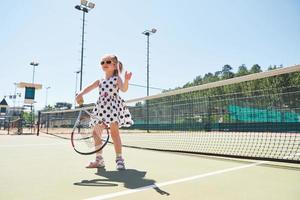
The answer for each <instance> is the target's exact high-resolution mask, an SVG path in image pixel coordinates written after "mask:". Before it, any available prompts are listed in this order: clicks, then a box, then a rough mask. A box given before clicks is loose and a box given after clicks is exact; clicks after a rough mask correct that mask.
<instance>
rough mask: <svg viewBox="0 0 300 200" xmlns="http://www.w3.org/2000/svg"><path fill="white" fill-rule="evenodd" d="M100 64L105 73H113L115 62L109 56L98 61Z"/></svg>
mask: <svg viewBox="0 0 300 200" xmlns="http://www.w3.org/2000/svg"><path fill="white" fill-rule="evenodd" d="M100 64H101V66H102V70H103V71H105V73H109V74H110V73H113V72H114V70H115V68H116V67H115V63H114V62H113V60H112V59H111V58H110V57H106V58H102V60H101V62H100Z"/></svg>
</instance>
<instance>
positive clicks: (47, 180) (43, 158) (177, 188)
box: [0, 134, 300, 200]
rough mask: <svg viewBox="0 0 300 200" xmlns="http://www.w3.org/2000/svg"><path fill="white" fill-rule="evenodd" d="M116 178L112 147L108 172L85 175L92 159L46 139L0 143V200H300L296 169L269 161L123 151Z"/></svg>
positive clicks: (8, 138)
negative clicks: (123, 159) (124, 168)
mask: <svg viewBox="0 0 300 200" xmlns="http://www.w3.org/2000/svg"><path fill="white" fill-rule="evenodd" d="M123 155H124V158H125V162H126V167H127V169H126V170H125V171H117V170H116V169H115V167H116V166H115V162H114V157H115V155H114V150H113V146H112V145H108V146H107V147H105V151H104V158H105V162H106V169H98V170H97V169H86V168H85V165H86V164H88V162H90V161H92V160H93V158H94V156H82V155H79V154H76V153H75V152H74V150H73V149H72V147H71V144H70V141H68V140H63V139H58V138H55V137H52V136H48V135H41V136H39V137H37V136H35V135H20V136H18V135H5V134H1V135H0V156H1V158H2V159H1V162H0V169H1V171H0V199H7V200H8V199H9V200H12V199H30V200H33V199H45V200H47V199H49V200H50V199H51V200H52V199H72V200H77V199H94V200H96V199H97V200H100V199H124V200H129V199H130V200H135V199H136V200H140V199H143V200H147V199H151V200H152V199H172V200H182V199H186V200H187V199H201V200H206V199H211V200H215V199H216V200H217V199H218V200H219V199H223V200H233V199H255V200H257V199H264V200H265V199H272V200H275V199H278V200H283V199H284V200H289V199H294V200H296V199H299V197H300V186H299V181H300V166H299V165H298V164H286V163H277V162H269V161H253V160H236V159H235V160H233V159H225V158H220V157H208V156H200V155H188V154H178V153H167V152H158V151H150V150H141V149H134V148H124V149H123Z"/></svg>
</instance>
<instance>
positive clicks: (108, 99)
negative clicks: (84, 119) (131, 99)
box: [76, 55, 133, 170]
mask: <svg viewBox="0 0 300 200" xmlns="http://www.w3.org/2000/svg"><path fill="white" fill-rule="evenodd" d="M101 66H102V70H103V71H104V73H105V78H104V79H101V80H96V81H95V82H94V83H92V84H91V85H89V86H87V87H86V88H84V89H83V90H82V91H80V93H79V94H78V95H77V96H76V101H77V103H79V104H80V103H81V102H83V95H85V94H87V93H89V92H90V91H92V90H93V89H95V88H99V98H98V101H97V104H96V105H95V107H94V109H93V114H95V115H96V116H98V117H99V119H97V120H93V121H92V122H91V126H92V127H93V138H94V141H95V147H97V146H98V145H101V143H102V141H101V139H100V138H101V133H102V131H103V129H104V128H105V127H106V126H107V127H109V128H110V134H111V137H112V139H113V143H114V148H115V152H116V163H117V169H118V170H122V169H125V164H124V159H123V158H122V144H121V138H120V133H119V127H122V126H126V127H128V126H131V125H132V124H133V121H132V120H131V115H130V113H129V110H128V109H127V107H126V105H125V104H124V100H123V99H122V98H121V97H120V96H119V90H121V91H122V92H126V91H127V90H128V82H129V80H130V79H131V76H132V73H131V72H130V73H127V71H126V72H125V80H124V82H123V81H122V79H121V77H120V74H121V72H122V68H123V65H122V63H121V62H120V61H119V60H118V58H117V56H115V55H105V56H104V57H103V58H102V59H101ZM104 166H105V165H104V161H103V157H102V151H100V152H98V153H97V154H96V159H95V161H93V162H90V164H89V165H88V166H86V167H87V168H97V167H104Z"/></svg>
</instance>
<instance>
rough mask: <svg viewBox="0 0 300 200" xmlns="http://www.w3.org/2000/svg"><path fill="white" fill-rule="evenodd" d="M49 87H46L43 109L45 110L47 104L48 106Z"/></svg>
mask: <svg viewBox="0 0 300 200" xmlns="http://www.w3.org/2000/svg"><path fill="white" fill-rule="evenodd" d="M50 88H51V87H46V103H45V108H47V104H48V90H49V89H50Z"/></svg>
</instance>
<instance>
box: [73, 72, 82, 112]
mask: <svg viewBox="0 0 300 200" xmlns="http://www.w3.org/2000/svg"><path fill="white" fill-rule="evenodd" d="M80 72H81V71H80V70H78V71H75V72H74V73H76V78H75V93H74V95H75V97H76V96H77V82H78V74H79V73H80ZM74 99H75V98H74ZM75 107H76V99H75V100H74V108H75Z"/></svg>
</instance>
